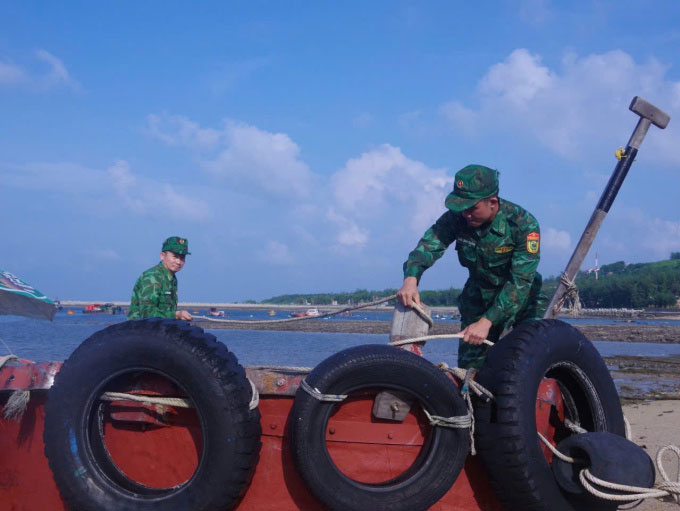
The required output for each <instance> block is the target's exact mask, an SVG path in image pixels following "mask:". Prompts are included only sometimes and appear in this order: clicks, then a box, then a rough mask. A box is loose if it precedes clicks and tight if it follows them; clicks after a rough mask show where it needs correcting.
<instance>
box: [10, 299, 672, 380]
mask: <svg viewBox="0 0 680 511" xmlns="http://www.w3.org/2000/svg"><path fill="white" fill-rule="evenodd" d="M281 317H284V314H283V313H281V312H280V311H279V312H278V314H277V316H274V317H269V316H268V315H267V312H265V311H245V310H244V311H229V316H228V318H229V319H277V318H281ZM347 319H351V320H355V321H356V320H362V319H367V320H372V321H388V322H389V321H391V319H392V313H391V312H375V313H373V312H370V313H369V312H367V313H358V314H357V313H354V314H353V316H352V317H350V318H343V317H333V318H329V319H328V321H343V320H347ZM121 321H125V316H123V315H109V314H83V313H82V312H79V311H78V312H75V313H73V314H70V315H69V314H66V312H65V311H61V312H59V313H57V315H56V316H55V318H54V321H53V322H48V321H41V320H37V319H30V318H22V317H18V316H0V339H1V340H2V341H1V342H0V356H2V355H6V354H9V353H13V354H15V355H17V356H19V357H21V358H24V359H28V360H33V361H35V362H45V361H52V360H65V359H66V358H68V356H69V355H70V354H71V353H72V352H73V350H75V349H76V348H77V347H78V345H79V344H80V343H81V342H83V341H84V340H85V339H87V338H88V337H89V336H90V335H92V334H93V333H95V332H96V331H98V330H101V329H102V328H106V327H107V326H109V325H112V324H114V323H119V322H121ZM610 323H611V324H614V323H618V322H610ZM208 331H209V332H210V333H212V334H213V335H215V336H216V337H217V339H218V340H220V341H221V342H223V343H224V344H226V345H227V347H228V348H229V349H230V350H231V351H232V352H233V353H234V354H235V355H236V356H237V357H238V359H239V361H240V362H241V364H243V365H283V366H301V367H313V366H315V365H316V364H318V363H319V362H321V361H322V360H324V359H325V358H327V357H329V356H330V355H332V354H333V353H336V352H338V351H340V350H343V349H345V348H349V347H351V346H357V345H361V344H386V343H387V342H388V341H389V336H388V335H387V334H346V333H326V332H291V331H265V330H221V329H219V330H208ZM593 344H594V345H595V347H596V348H597V349H598V351H599V352H600V354H601V355H602V356H603V357H608V356H616V355H630V356H639V357H643V356H644V357H665V356H671V355H679V356H680V343H677V344H663V343H634V342H614V341H607V342H601V341H596V340H595V341H594V342H593ZM457 350H458V339H444V340H432V341H429V342H428V343H427V344H426V345H425V348H424V353H423V354H424V356H425V357H426V358H427V359H428V360H430V361H432V362H434V363H438V362H446V363H447V364H449V365H456V358H457Z"/></svg>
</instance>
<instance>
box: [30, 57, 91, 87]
mask: <svg viewBox="0 0 680 511" xmlns="http://www.w3.org/2000/svg"><path fill="white" fill-rule="evenodd" d="M35 56H36V57H37V58H38V60H41V61H43V62H45V63H46V64H47V66H48V68H49V70H48V72H47V74H45V75H42V76H40V77H39V78H37V80H38V82H39V83H40V84H41V85H42V87H44V88H46V89H51V88H54V87H59V86H65V87H68V88H70V89H73V90H75V91H78V90H80V88H81V87H80V84H79V83H78V81H77V80H75V79H74V78H73V77H72V76H71V75H70V74H69V72H68V71H67V69H66V66H64V63H63V62H62V61H61V60H60V59H58V58H57V57H55V56H54V55H52V54H51V53H50V52H48V51H46V50H37V51H36V52H35Z"/></svg>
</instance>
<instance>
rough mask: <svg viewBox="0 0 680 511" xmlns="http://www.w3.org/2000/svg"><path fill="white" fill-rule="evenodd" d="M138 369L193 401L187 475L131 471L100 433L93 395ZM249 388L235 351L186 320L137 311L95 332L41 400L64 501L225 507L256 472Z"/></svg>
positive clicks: (84, 506)
mask: <svg viewBox="0 0 680 511" xmlns="http://www.w3.org/2000/svg"><path fill="white" fill-rule="evenodd" d="M140 371H141V372H147V371H148V372H150V373H154V374H157V375H160V376H162V377H165V378H167V379H169V380H171V381H174V382H175V384H177V385H179V387H180V388H181V389H182V390H183V391H184V392H185V393H186V395H187V396H188V398H189V399H190V400H191V403H192V405H193V407H194V408H195V409H196V416H197V418H198V419H197V420H198V421H199V423H200V428H201V430H200V431H201V434H202V445H203V449H202V450H201V452H199V453H198V464H197V467H196V470H195V472H194V473H193V475H192V476H191V477H190V478H189V479H188V480H187V481H185V482H183V483H181V484H178V485H177V486H172V487H170V488H153V487H149V486H146V485H144V484H141V483H139V482H136V481H133V480H132V479H130V478H129V477H128V476H127V475H126V474H124V473H123V472H122V471H121V470H120V469H118V467H117V466H116V465H115V463H114V462H113V461H112V459H111V457H110V454H109V452H108V449H107V447H106V444H105V441H104V436H103V433H102V431H103V428H104V426H103V419H102V416H104V415H105V413H103V412H102V411H101V410H102V405H101V400H100V398H99V396H100V395H101V393H102V392H104V391H107V390H109V388H111V386H113V385H115V383H116V382H119V381H120V380H118V378H120V377H121V375H122V377H123V378H126V377H127V376H126V375H127V374H128V373H131V374H135V372H137V374H139V372H140ZM107 385H108V387H107ZM114 390H115V389H114ZM251 394H252V388H251V386H250V384H249V382H248V379H247V378H246V375H245V370H244V368H243V367H242V366H241V365H239V363H238V361H237V359H236V357H235V356H234V354H233V353H231V352H229V350H227V348H226V346H225V345H224V344H222V343H220V342H217V340H216V339H215V336H213V335H212V334H208V333H205V332H203V330H202V329H200V328H198V327H195V326H190V325H189V324H188V323H187V322H184V321H176V320H170V319H160V318H153V319H141V320H132V321H124V322H121V323H117V324H114V325H112V326H110V327H108V328H105V329H103V330H100V331H99V332H96V333H95V334H93V335H92V336H91V337H89V338H88V339H87V340H85V341H84V342H83V343H82V344H81V345H80V346H79V347H78V348H77V349H76V350H75V351H74V352H73V353H72V354H71V356H70V357H69V358H68V359H67V360H66V361H65V362H64V364H63V366H62V368H61V370H60V371H59V373H57V375H56V377H55V382H54V385H53V386H52V388H51V389H50V390H49V392H48V395H47V403H46V405H45V431H44V434H43V439H44V443H45V454H46V456H47V459H48V462H49V466H50V468H51V470H52V474H53V477H54V480H55V482H56V484H57V487H58V488H59V490H60V493H61V495H62V497H63V498H64V500H65V501H66V502H67V504H68V507H69V509H78V510H104V509H106V510H109V509H115V510H116V511H150V510H157V509H163V510H164V511H187V510H188V509H191V510H192V511H199V510H200V511H208V510H214V509H231V508H232V507H233V506H234V505H236V503H238V501H239V500H240V499H241V497H242V496H243V494H244V493H245V491H246V489H247V487H248V484H249V482H250V480H251V479H252V476H253V474H254V472H255V467H256V464H257V461H258V457H259V451H260V446H261V443H260V434H261V426H260V414H259V411H258V410H257V409H255V410H250V409H249V402H250V399H251Z"/></svg>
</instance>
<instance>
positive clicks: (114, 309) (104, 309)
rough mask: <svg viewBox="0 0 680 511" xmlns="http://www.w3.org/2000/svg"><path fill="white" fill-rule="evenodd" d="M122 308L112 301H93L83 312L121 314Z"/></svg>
mask: <svg viewBox="0 0 680 511" xmlns="http://www.w3.org/2000/svg"><path fill="white" fill-rule="evenodd" d="M121 311H122V308H121V307H120V306H119V305H114V304H112V303H103V304H102V303H91V304H90V305H86V306H85V308H84V309H83V314H120V313H121Z"/></svg>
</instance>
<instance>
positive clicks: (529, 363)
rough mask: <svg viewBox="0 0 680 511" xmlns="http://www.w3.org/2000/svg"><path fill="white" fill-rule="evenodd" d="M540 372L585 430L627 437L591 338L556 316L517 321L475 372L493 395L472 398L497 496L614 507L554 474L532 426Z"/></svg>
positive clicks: (567, 506) (552, 507) (551, 507)
mask: <svg viewBox="0 0 680 511" xmlns="http://www.w3.org/2000/svg"><path fill="white" fill-rule="evenodd" d="M544 377H547V378H553V379H555V380H556V381H557V384H558V386H559V388H560V391H561V393H562V398H563V400H564V403H565V414H566V417H567V418H569V419H570V420H572V421H573V422H575V423H577V424H579V425H580V426H581V427H582V428H584V429H585V430H587V431H590V432H598V431H599V432H609V433H613V434H615V435H619V436H622V437H625V425H624V420H623V412H622V410H621V404H620V401H619V396H618V393H617V391H616V387H615V385H614V382H613V380H612V378H611V376H610V374H609V370H608V369H607V366H606V365H605V363H604V361H603V360H602V357H601V356H600V355H599V353H598V352H597V350H596V349H595V347H594V346H593V344H592V343H591V342H590V341H589V340H588V339H586V338H585V337H584V336H583V334H582V333H581V332H579V331H578V330H577V329H576V328H574V327H572V326H571V325H569V324H567V323H565V322H563V321H560V320H554V319H544V320H538V321H531V322H527V323H524V324H522V325H519V326H518V327H516V328H514V329H513V330H512V331H511V332H510V333H509V334H508V335H506V336H505V337H503V338H502V339H500V340H499V341H498V342H497V343H496V344H495V345H494V346H493V347H492V348H491V349H490V350H489V352H488V354H487V357H486V360H485V362H484V365H483V366H482V368H481V369H480V371H479V373H478V374H477V376H476V378H475V379H476V381H477V382H478V383H480V384H481V385H483V386H484V387H486V388H487V389H489V390H490V391H491V392H492V393H493V394H494V396H495V399H494V400H492V401H490V402H488V403H484V402H483V401H481V400H477V402H476V403H475V440H476V446H477V449H478V452H479V454H480V456H481V458H482V462H483V464H484V467H485V469H486V471H487V473H488V475H489V480H490V482H491V485H492V487H493V488H494V490H495V492H496V495H497V496H498V497H499V499H500V500H501V502H502V503H503V505H504V507H505V508H507V509H523V510H534V511H538V510H545V511H562V510H564V511H571V510H573V509H578V510H579V511H581V510H587V509H609V508H610V507H611V508H612V509H615V508H616V505H615V504H612V505H610V504H604V503H602V501H600V503H599V504H598V505H597V506H595V507H592V508H591V507H590V506H588V505H586V504H584V503H582V502H579V499H573V498H572V497H571V496H570V495H568V494H566V493H563V492H562V491H561V490H560V487H559V485H558V484H557V482H556V481H555V478H554V477H553V473H552V470H551V467H550V465H549V464H548V461H547V460H546V458H545V456H544V454H543V451H542V449H541V445H540V441H539V440H538V435H537V429H536V398H537V393H538V386H539V384H540V382H541V380H542V379H543V378H544ZM561 434H562V435H565V434H568V432H565V431H562V433H561Z"/></svg>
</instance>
